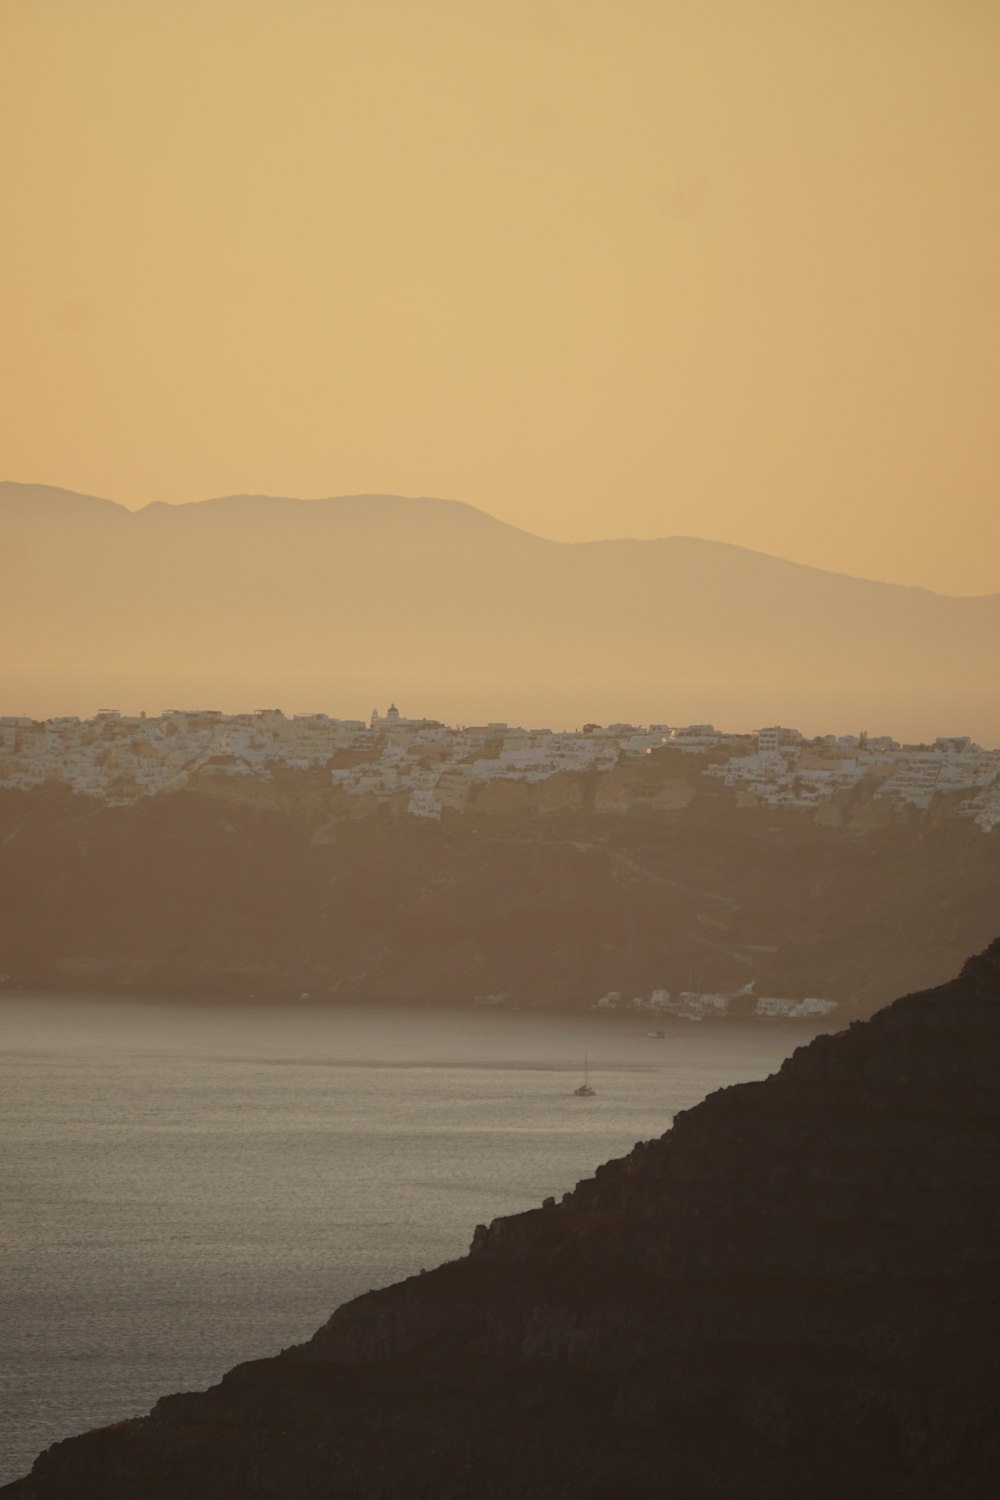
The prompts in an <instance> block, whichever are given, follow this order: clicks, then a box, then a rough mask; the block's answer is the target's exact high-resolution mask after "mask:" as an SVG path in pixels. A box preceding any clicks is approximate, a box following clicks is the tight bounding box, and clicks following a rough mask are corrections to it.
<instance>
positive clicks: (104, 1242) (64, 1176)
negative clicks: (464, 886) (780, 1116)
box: [0, 994, 813, 1482]
mask: <svg viewBox="0 0 1000 1500" xmlns="http://www.w3.org/2000/svg"><path fill="white" fill-rule="evenodd" d="M649 1029H650V1022H649V1021H648V1020H644V1019H643V1018H641V1017H637V1018H636V1019H635V1020H632V1019H624V1018H622V1017H619V1016H610V1017H609V1016H587V1017H583V1018H579V1017H574V1018H563V1017H558V1016H540V1015H538V1014H529V1013H520V1012H519V1013H512V1012H504V1011H490V1010H477V1011H471V1012H464V1011H463V1012H456V1011H454V1010H421V1011H417V1010H411V1009H406V1010H403V1009H398V1010H396V1009H384V1008H379V1009H366V1008H364V1007H361V1006H352V1007H329V1008H324V1009H320V1008H311V1007H308V1006H293V1007H272V1008H265V1007H259V1008H237V1007H234V1006H227V1005H222V1004H220V1005H212V1004H201V1005H193V1004H186V1003H183V1002H178V1003H176V1004H170V1003H159V1002H150V1001H144V1000H134V1001H132V1000H121V999H101V998H93V997H86V998H79V997H74V996H66V995H26V994H17V995H14V996H6V997H2V998H0V1482H3V1481H5V1480H9V1479H13V1478H15V1477H18V1476H19V1475H21V1474H22V1473H25V1472H26V1471H27V1470H28V1468H29V1467H30V1465H31V1461H32V1459H33V1458H34V1456H35V1454H36V1453H38V1452H39V1451H40V1450H41V1449H42V1448H44V1447H47V1446H48V1444H49V1443H52V1442H54V1441H56V1440H57V1439H59V1438H63V1437H68V1436H70V1435H71V1434H73V1433H76V1432H80V1431H83V1430H85V1429H87V1428H89V1427H95V1426H102V1425H104V1424H106V1423H109V1422H115V1421H118V1420H119V1419H120V1418H122V1417H126V1416H131V1415H135V1414H138V1413H142V1412H144V1411H147V1410H148V1409H149V1407H150V1406H151V1405H152V1404H153V1402H154V1401H155V1400H156V1399H157V1398H158V1397H159V1396H161V1395H165V1394H167V1393H168V1392H171V1391H178V1390H191V1389H198V1388H200V1387H204V1386H206V1385H210V1384H212V1383H213V1382H214V1381H216V1380H218V1379H219V1377H220V1376H221V1375H222V1374H223V1372H224V1371H225V1370H227V1369H228V1368H229V1367H230V1366H231V1365H234V1364H236V1363H238V1362H239V1361H241V1360H245V1359H251V1358H256V1357H259V1356H261V1355H266V1354H271V1353H275V1352H277V1351H278V1350H279V1349H281V1348H283V1347H287V1346H288V1345H290V1344H294V1343H298V1342H300V1341H301V1340H303V1339H306V1338H308V1337H309V1336H310V1335H311V1334H312V1333H313V1332H314V1331H315V1330H316V1329H317V1328H318V1327H319V1326H320V1324H321V1323H323V1322H324V1321H325V1320H326V1319H327V1318H328V1317H329V1315H330V1313H331V1312H332V1310H333V1309H334V1308H335V1307H336V1306H337V1305H338V1304H339V1303H341V1302H344V1301H346V1300H347V1299H348V1298H351V1297H354V1296H357V1295H358V1294H359V1293H361V1292H364V1291H367V1290H368V1289H369V1288H371V1287H377V1286H383V1285H385V1284H386V1283H388V1282H392V1281H396V1280H398V1279H399V1278H400V1277H404V1276H408V1275H411V1274H413V1273H414V1272H417V1271H419V1270H420V1269H421V1268H424V1267H427V1268H429V1267H431V1266H434V1265H437V1264H438V1263H439V1262H440V1261H442V1260H449V1259H453V1258H454V1257H456V1256H459V1255H462V1254H464V1253H465V1251H466V1250H467V1249H468V1245H469V1241H470V1239H471V1237H472V1233H473V1230H474V1228H475V1226H476V1225H477V1224H478V1223H485V1222H487V1221H488V1220H490V1219H492V1218H495V1217H496V1216H497V1215H499V1214H510V1213H517V1212H518V1211H519V1210H522V1209H525V1208H532V1207H537V1206H538V1205H539V1204H540V1203H541V1201H542V1199H543V1198H545V1197H547V1196H549V1195H550V1194H554V1195H556V1196H560V1195H561V1194H562V1193H563V1192H565V1191H567V1190H568V1189H569V1188H571V1187H572V1186H573V1185H574V1184H575V1183H576V1182H577V1181H578V1180H579V1179H580V1178H581V1177H586V1176H590V1175H591V1174H592V1173H593V1171H594V1169H595V1168H596V1167H597V1166H598V1165H599V1164H600V1163H601V1162H602V1161H605V1160H606V1159H607V1158H608V1157H611V1156H620V1155H622V1154H623V1153H624V1152H626V1151H628V1150H629V1149H630V1148H631V1147H632V1145H633V1144H634V1143H635V1142H636V1141H637V1140H643V1139H647V1138H649V1137H650V1136H654V1135H659V1134H661V1133H662V1131H664V1130H665V1129H667V1128H668V1127H669V1125H670V1122H671V1119H672V1117H673V1115H674V1114H675V1113H676V1112H677V1111H679V1110H682V1109H687V1108H689V1107H690V1106H691V1105H692V1104H696V1103H697V1102H698V1101H699V1100H700V1099H703V1098H704V1097H705V1095H706V1094H709V1093H711V1092H712V1091H713V1090H715V1089H718V1088H723V1087H725V1086H726V1085H727V1084H732V1083H736V1082H740V1081H742V1080H745V1079H753V1078H763V1077H765V1076H766V1075H767V1074H768V1073H770V1072H773V1071H774V1069H775V1067H776V1066H777V1065H778V1064H779V1063H780V1061H781V1059H782V1058H784V1057H786V1056H787V1055H788V1054H789V1053H790V1052H791V1051H792V1050H793V1049H794V1048H795V1046H797V1045H799V1044H801V1043H803V1042H806V1041H808V1040H809V1039H810V1038H811V1036H812V1035H813V1032H812V1031H811V1030H810V1029H808V1028H805V1029H803V1028H802V1027H801V1026H796V1025H795V1024H794V1023H789V1022H781V1021H775V1022H758V1023H753V1022H742V1023H738V1022H724V1023H715V1024H713V1023H711V1022H707V1023H703V1024H700V1025H697V1024H684V1023H682V1022H679V1021H674V1022H672V1023H671V1022H667V1023H665V1025H664V1030H665V1031H666V1036H665V1037H664V1038H663V1039H662V1040H660V1039H657V1038H654V1037H651V1036H649V1035H647V1032H648V1031H649ZM585 1059H586V1060H587V1062H588V1064H589V1076H590V1082H591V1084H592V1085H593V1086H594V1087H595V1089H596V1094H595V1097H594V1098H591V1099H581V1098H577V1097H575V1096H574V1094H573V1089H574V1088H575V1087H576V1086H577V1085H578V1084H579V1083H580V1082H581V1081H582V1074H583V1067H584V1061H585Z"/></svg>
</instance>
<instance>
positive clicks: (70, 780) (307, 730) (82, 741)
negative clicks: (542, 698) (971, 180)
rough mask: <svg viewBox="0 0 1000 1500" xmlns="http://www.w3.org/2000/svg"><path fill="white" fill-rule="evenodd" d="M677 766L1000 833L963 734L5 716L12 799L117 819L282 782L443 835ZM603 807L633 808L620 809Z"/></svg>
mask: <svg viewBox="0 0 1000 1500" xmlns="http://www.w3.org/2000/svg"><path fill="white" fill-rule="evenodd" d="M671 753H673V754H680V755H683V756H687V757H692V758H696V761H697V762H699V763H700V764H698V769H699V770H700V771H701V772H702V773H703V774H704V775H705V776H707V777H711V778H717V779H718V780H719V781H721V782H722V783H724V784H725V785H726V786H727V787H729V788H731V789H732V791H733V794H734V795H733V805H734V806H736V807H739V806H743V807H753V806H764V807H785V808H797V809H801V810H803V812H805V813H809V814H811V816H812V817H813V818H814V819H815V820H816V821H817V822H829V823H831V824H836V822H837V817H836V815H835V809H836V802H837V799H838V798H839V797H841V796H842V794H844V793H850V792H851V790H852V789H854V788H859V787H860V788H863V790H864V791H865V792H867V793H868V794H870V796H871V797H872V798H873V799H875V800H878V799H886V800H887V801H888V802H889V803H891V804H893V805H894V806H895V807H898V808H918V809H920V808H924V809H926V808H930V807H931V805H932V803H934V802H935V799H938V805H939V806H940V807H941V808H942V809H943V811H944V814H945V816H949V817H952V816H953V817H956V818H961V819H964V820H967V821H968V822H970V823H971V824H973V825H975V826H976V827H978V828H979V829H981V830H982V832H983V833H984V834H987V835H988V834H991V833H992V832H993V830H994V829H996V828H997V827H998V826H1000V750H996V749H992V750H991V749H984V748H982V747H981V746H979V745H976V744H974V743H973V742H972V740H971V739H970V738H969V737H968V736H965V735H957V736H942V737H939V738H937V739H935V740H934V742H933V743H932V744H919V745H907V744H899V743H898V742H897V741H895V740H893V739H891V738H889V737H888V736H878V737H873V736H870V735H868V734H865V733H860V734H846V735H833V734H826V735H820V736H816V737H813V738H808V737H807V736H805V735H803V734H802V733H800V732H799V731H798V730H796V729H790V728H786V727H783V726H780V725H771V726H769V727H766V728H762V729H759V730H757V731H755V732H754V733H752V734H729V733H725V732H723V731H721V730H718V729H716V728H715V727H714V726H713V725H711V724H689V725H686V726H682V727H671V726H669V725H667V724H648V725H633V724H610V725H606V726H605V725H599V724H596V723H595V724H585V725H584V726H583V727H582V728H581V729H578V730H566V731H563V730H551V729H544V728H543V729H528V728H520V727H515V726H511V725H508V724H503V723H488V724H478V725H467V726H460V727H456V726H449V725H446V724H441V723H438V722H437V721H436V720H432V719H410V718H406V717H405V716H404V715H403V714H401V713H400V711H399V709H398V708H397V707H396V706H395V704H393V705H391V706H390V707H389V708H388V709H387V710H386V712H385V713H384V714H383V713H380V712H378V711H377V710H376V711H374V712H373V713H372V715H371V717H370V719H369V720H368V721H367V722H365V721H363V720H360V719H337V718H333V717H331V716H329V715H328V714H325V713H316V714H294V715H292V716H290V717H289V716H287V715H285V714H284V713H283V712H282V711H281V710H280V709H277V708H266V709H258V710H256V711H253V712H249V713H237V714H226V713H223V712H221V711H218V710H215V709H166V710H165V711H164V712H162V713H160V714H159V715H156V716H151V715H147V714H145V713H140V714H137V715H128V714H123V713H121V712H119V711H118V710H117V709H113V708H105V709H100V710H99V711H98V712H97V713H96V714H95V715H94V717H93V718H91V719H81V718H77V717H61V718H53V719H46V720H34V719H30V718H23V717H16V716H7V717H0V788H9V789H18V790H22V791H30V790H31V789H33V788H39V787H44V786H46V785H52V784H55V785H60V784H61V785H63V786H65V787H68V788H69V789H71V790H72V791H73V792H75V793H77V794H80V795H83V796H85V797H92V798H98V799H101V800H102V801H104V802H105V803H107V804H110V805H112V806H119V807H121V806H126V805H128V804H130V803H134V802H136V801H137V800H139V799H140V798H143V797H153V796H158V795H162V794H164V793H169V792H177V791H180V790H182V789H183V788H185V787H187V786H189V785H194V786H195V787H197V788H200V789H202V790H204V789H205V788H206V787H208V788H211V786H212V784H213V783H218V784H219V786H218V789H219V790H226V789H227V784H228V788H229V789H231V790H234V791H235V790H238V782H239V779H241V778H242V779H244V780H245V779H246V778H253V779H256V780H258V781H259V782H260V783H263V784H266V783H267V782H273V781H274V780H275V778H276V777H277V776H278V775H280V774H281V772H282V771H283V770H284V771H303V772H309V773H311V774H312V775H313V776H318V777H320V778H327V777H328V778H329V782H328V785H329V786H330V788H331V789H332V790H334V791H335V793H336V795H338V796H340V797H342V798H343V799H345V801H344V807H345V810H348V811H350V810H354V811H357V812H359V813H361V812H365V811H368V810H377V809H378V807H379V806H380V805H382V804H389V805H392V806H393V807H394V808H395V810H396V811H397V812H398V813H399V814H400V815H402V816H404V817H405V816H407V815H409V816H411V817H413V818H415V819H422V820H430V821H431V822H432V823H440V822H442V820H444V821H445V822H447V820H449V819H451V818H454V817H461V816H462V815H463V814H464V813H465V812H466V811H467V810H469V809H470V808H471V807H473V806H474V805H475V798H474V793H475V792H476V790H477V788H481V787H483V786H485V785H488V784H489V783H492V782H504V781H507V782H522V783H525V782H527V783H532V782H536V783H537V782H544V781H546V780H547V779H549V778H550V777H555V776H559V775H561V774H565V773H568V772H569V773H572V772H577V773H579V772H589V773H592V774H593V775H594V776H595V777H596V778H598V779H599V778H601V777H610V776H611V774H612V773H613V772H615V771H616V770H620V768H621V767H622V766H626V767H627V766H628V764H629V763H630V762H631V763H632V764H639V763H641V762H642V761H643V760H644V759H645V758H647V757H656V756H660V755H670V754H671ZM692 769H694V767H692ZM355 799H357V800H355ZM362 799H363V800H362ZM595 805H597V804H596V803H595ZM604 805H606V806H609V807H613V806H618V807H622V806H623V804H622V803H621V802H620V801H619V802H616V801H615V800H614V799H612V800H611V801H609V802H607V803H606V804H604ZM0 978H2V976H0ZM505 1002H506V996H504V995H495V996H490V995H487V996H477V997H475V1003H476V1004H480V1005H492V1004H504V1003H505ZM837 1008H838V1007H837V1004H836V1002H834V1001H831V1000H827V999H823V998H820V997H805V998H794V999H791V998H783V997H777V996H770V995H766V994H758V993H757V992H756V988H755V984H754V983H753V982H751V983H749V984H747V985H745V986H744V987H743V988H742V989H740V990H738V991H734V992H732V993H723V994H705V993H702V992H700V991H698V990H696V989H695V987H694V985H693V983H692V984H691V986H690V987H689V989H687V990H685V991H682V992H680V993H679V994H677V995H672V994H671V992H670V991H669V990H666V989H654V990H653V991H652V993H651V994H647V995H640V996H635V997H633V998H626V997H625V996H624V995H622V994H621V993H620V992H618V991H610V992H609V993H607V994H604V995H602V996H600V998H599V999H597V1000H596V1001H595V1002H594V1003H593V1005H592V1009H594V1010H595V1011H598V1012H602V1013H619V1014H623V1015H631V1016H636V1017H640V1016H642V1017H645V1018H646V1022H647V1024H651V1025H653V1026H654V1027H655V1026H656V1023H657V1022H658V1021H659V1020H660V1019H663V1020H666V1019H668V1018H669V1019H670V1020H678V1021H691V1022H697V1021H706V1020H711V1019H716V1020H718V1019H722V1018H725V1017H727V1016H733V1017H750V1016H754V1017H781V1018H787V1019H790V1020H798V1021H810V1022H813V1023H814V1024H817V1025H822V1024H823V1023H824V1021H825V1019H826V1018H827V1017H829V1016H830V1015H831V1014H832V1013H833V1012H834V1011H836V1010H837ZM663 1034H664V1033H663V1032H662V1031H660V1030H659V1029H652V1030H651V1031H650V1032H649V1035H650V1036H652V1037H659V1036H662V1035H663Z"/></svg>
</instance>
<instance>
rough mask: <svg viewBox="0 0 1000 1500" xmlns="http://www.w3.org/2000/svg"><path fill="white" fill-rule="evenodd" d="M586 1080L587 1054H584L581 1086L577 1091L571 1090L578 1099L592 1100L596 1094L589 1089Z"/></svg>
mask: <svg viewBox="0 0 1000 1500" xmlns="http://www.w3.org/2000/svg"><path fill="white" fill-rule="evenodd" d="M588 1078H589V1074H588V1069H587V1054H586V1052H585V1053H584V1054H583V1082H582V1083H581V1085H580V1087H579V1088H578V1089H574V1090H573V1093H574V1094H575V1095H576V1097H577V1098H578V1099H592V1098H593V1097H594V1095H595V1094H596V1093H597V1090H596V1089H592V1088H591V1087H590V1083H589V1081H588Z"/></svg>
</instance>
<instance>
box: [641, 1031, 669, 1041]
mask: <svg viewBox="0 0 1000 1500" xmlns="http://www.w3.org/2000/svg"><path fill="white" fill-rule="evenodd" d="M666 1034H667V1033H666V1032H665V1031H647V1032H646V1035H647V1036H655V1037H656V1038H657V1039H658V1040H659V1041H662V1040H663V1038H664V1037H665V1036H666Z"/></svg>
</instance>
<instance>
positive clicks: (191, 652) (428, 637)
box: [0, 484, 1000, 744]
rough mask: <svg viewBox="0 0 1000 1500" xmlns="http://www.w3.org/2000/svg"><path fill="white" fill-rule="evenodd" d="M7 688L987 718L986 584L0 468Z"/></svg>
mask: <svg viewBox="0 0 1000 1500" xmlns="http://www.w3.org/2000/svg"><path fill="white" fill-rule="evenodd" d="M0 556H2V557H3V560H4V576H3V588H2V590H0V638H2V639H3V640H4V641H5V642H6V643H7V646H8V650H7V651H6V652H5V653H4V661H3V663H2V668H0V694H2V697H3V701H4V703H5V705H6V707H5V711H6V712H13V713H17V712H21V713H32V714H34V715H35V716H36V717H42V716H46V715H52V714H57V713H80V712H86V713H91V712H93V711H94V709H95V708H97V707H98V706H100V705H104V704H114V705H117V706H121V707H123V708H130V709H138V708H148V709H159V708H164V707H169V706H180V707H194V706H214V707H219V708H224V709H238V708H239V709H242V708H246V707H247V706H248V705H251V706H259V705H260V704H262V703H280V704H281V705H282V706H283V707H285V708H286V709H289V710H292V709H296V710H303V709H308V710H314V709H324V710H326V711H328V712H332V713H335V714H340V715H342V716H344V717H356V716H358V715H367V713H368V712H369V710H370V708H371V705H372V704H373V703H381V702H388V701H389V700H390V699H393V698H397V699H398V698H399V697H400V695H403V696H405V698H406V701H407V703H408V704H409V705H410V709H411V711H412V712H414V713H426V714H430V715H432V716H434V717H436V718H441V719H445V720H448V721H449V722H456V721H458V722H465V723H469V722H474V721H477V720H484V721H485V720H491V719H506V720H509V721H510V722H511V723H534V724H553V725H555V726H557V727H558V726H560V725H562V726H565V725H567V724H569V725H573V724H582V723H585V722H586V721H587V720H589V719H594V718H597V719H599V720H601V721H604V722H606V721H608V720H615V719H623V720H629V721H638V722H642V723H648V722H656V723H659V722H664V721H666V722H669V723H686V722H690V721H702V720H705V719H712V720H714V721H715V722H717V723H719V724H722V725H724V726H726V727H732V728H753V727H755V726H757V725H759V724H766V723H773V722H774V721H775V720H779V721H781V722H784V723H799V722H801V724H802V727H804V728H810V727H813V728H815V729H816V730H822V731H826V730H837V731H839V732H846V731H847V730H854V731H857V730H858V729H860V728H862V727H863V726H867V727H869V728H871V729H873V730H875V729H876V727H877V728H878V729H879V732H891V733H893V734H894V735H896V736H897V737H902V738H905V739H920V738H924V737H926V736H928V735H929V736H931V737H933V736H934V735H937V734H949V733H963V734H971V735H972V736H973V737H974V738H977V739H979V740H981V741H983V742H985V743H991V744H992V743H996V742H1000V710H998V709H997V706H996V703H995V702H992V701H991V700H990V699H989V696H988V695H987V694H985V693H984V690H983V685H984V683H986V682H988V681H990V680H992V673H993V669H994V663H995V659H996V651H997V646H998V644H1000V596H997V595H991V596H987V597H983V598H978V599H954V598H947V597H944V596H942V595H937V594H933V593H930V592H928V591H927V590H925V589H917V588H903V587H899V586H897V585H890V584H883V583H874V582H869V581H866V580H863V579H858V578H850V577H846V576H843V575H839V574H835V573H828V572H824V571H822V570H821V569H817V568H811V567H803V566H800V565H798V564H795V563H790V562H785V561H782V560H781V559H779V558H776V557H769V556H766V555H765V554H762V553H756V552H751V551H747V550H746V549H745V548H742V547H734V546H728V545H726V544H724V543H720V542H708V541H700V540H698V539H696V538H694V537H669V538H664V539H660V540H655V541H628V540H621V541H606V542H587V543H577V544H569V543H559V542H553V541H547V540H545V539H543V538H541V537H537V536H532V535H530V534H529V533H528V532H525V531H521V530H518V529H517V528H516V527H513V526H508V525H506V524H504V523H503V522H501V521H498V520H495V519H494V518H493V517H491V516H488V515H486V514H484V513H483V512H482V511H479V510H476V509H474V508H473V507H472V506H469V505H464V504H461V503H459V502H455V501H446V500H434V499H412V500H408V499H403V498H401V497H399V496H394V495H352V496H341V497H338V498H333V499H328V500H315V501H302V500H287V499H278V498H275V497H271V496H265V495H241V496H229V497H226V498H223V499H217V500H206V501H203V502H201V503H198V504H191V505H165V504H161V503H157V504H153V505H149V506H147V507H145V508H144V509H143V510H140V511H136V512H132V511H129V510H126V509H125V508H124V507H123V506H120V505H115V504H113V503H112V502H110V501H107V500H97V499H95V498H93V497H90V496H83V495H75V494H73V493H71V492H69V491H66V490H56V489H50V488H46V487H44V486H42V485H17V484H0Z"/></svg>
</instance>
